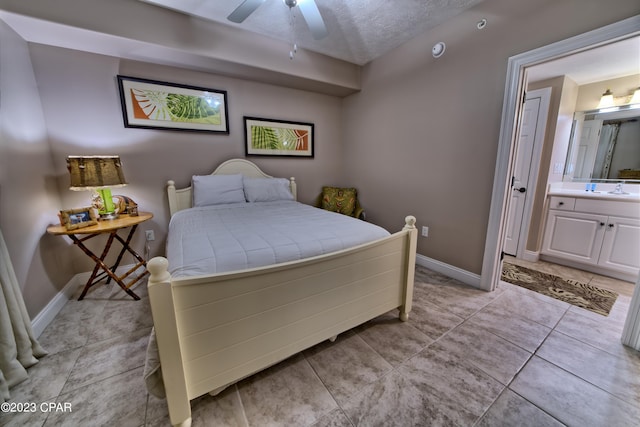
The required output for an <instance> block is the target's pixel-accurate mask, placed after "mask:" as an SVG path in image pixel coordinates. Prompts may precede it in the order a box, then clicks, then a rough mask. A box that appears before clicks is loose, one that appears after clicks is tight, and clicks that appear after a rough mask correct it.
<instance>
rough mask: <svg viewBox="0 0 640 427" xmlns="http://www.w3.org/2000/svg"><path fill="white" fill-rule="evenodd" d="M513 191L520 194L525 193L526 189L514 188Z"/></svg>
mask: <svg viewBox="0 0 640 427" xmlns="http://www.w3.org/2000/svg"><path fill="white" fill-rule="evenodd" d="M513 191H519V192H521V193H524V192H525V191H527V189H526V188H524V187H520V188H514V189H513Z"/></svg>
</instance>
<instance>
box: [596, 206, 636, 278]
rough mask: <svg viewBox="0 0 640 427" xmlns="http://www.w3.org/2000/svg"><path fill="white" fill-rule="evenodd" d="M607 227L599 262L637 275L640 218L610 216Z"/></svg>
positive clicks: (603, 265) (604, 265)
mask: <svg viewBox="0 0 640 427" xmlns="http://www.w3.org/2000/svg"><path fill="white" fill-rule="evenodd" d="M605 228H606V231H605V233H604V240H603V242H602V251H601V253H600V260H599V262H598V264H599V265H601V266H602V267H607V268H614V269H616V270H619V271H622V272H625V273H629V274H634V275H637V274H638V272H639V271H640V220H637V219H631V218H620V217H615V216H610V217H609V218H608V219H607V224H606V226H605Z"/></svg>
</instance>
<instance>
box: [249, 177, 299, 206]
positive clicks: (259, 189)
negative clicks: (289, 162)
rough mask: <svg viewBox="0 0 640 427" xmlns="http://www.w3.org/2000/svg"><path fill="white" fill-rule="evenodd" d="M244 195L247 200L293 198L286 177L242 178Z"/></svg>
mask: <svg viewBox="0 0 640 427" xmlns="http://www.w3.org/2000/svg"><path fill="white" fill-rule="evenodd" d="M244 195H245V197H246V199H247V202H275V201H278V200H293V194H291V189H290V187H289V180H288V179H286V178H244Z"/></svg>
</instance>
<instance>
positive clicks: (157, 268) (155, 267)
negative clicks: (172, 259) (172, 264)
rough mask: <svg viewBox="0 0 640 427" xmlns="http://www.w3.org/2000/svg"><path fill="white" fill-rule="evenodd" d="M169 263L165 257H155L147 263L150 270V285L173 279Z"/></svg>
mask: <svg viewBox="0 0 640 427" xmlns="http://www.w3.org/2000/svg"><path fill="white" fill-rule="evenodd" d="M168 268H169V261H167V259H166V258H164V257H154V258H151V259H150V260H149V262H147V270H149V284H152V283H157V282H167V281H169V280H170V279H171V275H170V274H169V271H168Z"/></svg>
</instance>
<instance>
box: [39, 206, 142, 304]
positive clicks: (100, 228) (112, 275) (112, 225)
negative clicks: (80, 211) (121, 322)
mask: <svg viewBox="0 0 640 427" xmlns="http://www.w3.org/2000/svg"><path fill="white" fill-rule="evenodd" d="M151 218H153V214H151V213H149V212H140V213H139V215H138V216H131V215H120V216H119V217H118V218H117V219H112V220H106V221H98V224H96V225H91V226H89V227H84V228H78V229H75V230H67V228H66V227H65V226H63V225H52V226H50V227H48V228H47V233H50V234H54V235H61V236H69V238H70V239H71V240H73V243H74V244H76V245H78V247H79V248H80V249H82V251H83V252H84V253H85V254H87V255H88V256H89V257H90V258H91V259H92V260H93V261H94V262H95V263H96V265H95V267H94V268H93V272H92V273H91V277H89V280H88V281H87V284H86V285H84V289H83V290H82V294H80V297H79V298H78V301H80V300H82V299H83V298H84V297H85V295H86V294H87V291H88V290H89V289H90V288H91V287H92V286H93V285H95V284H97V283H98V282H99V281H100V280H102V279H103V278H104V277H105V276H108V277H109V278H108V279H107V283H109V282H110V281H111V279H113V281H114V282H116V283H117V284H118V286H120V287H121V288H122V290H123V291H125V292H126V293H127V294H129V295H130V296H131V297H133V299H135V300H139V299H140V297H139V296H138V295H136V294H135V293H134V292H133V291H132V290H131V287H132V286H133V285H135V284H136V283H137V282H138V281H139V280H140V279H142V278H143V277H144V276H145V275H146V274H147V273H148V271H146V267H147V261H145V260H144V259H143V258H142V257H141V256H140V255H138V253H136V251H134V250H133V249H132V248H131V246H129V243H130V242H131V239H132V238H133V235H134V233H135V232H136V229H137V228H138V225H140V224H141V223H143V222H145V221H147V220H150V219H151ZM128 227H131V230H129V234H128V235H127V238H126V239H123V238H122V237H120V236H119V235H118V231H119V230H121V229H124V228H128ZM101 234H109V238H108V239H107V243H106V244H105V247H104V249H103V251H102V254H101V255H100V256H97V255H96V254H94V253H93V252H91V251H90V250H89V249H88V248H87V247H86V246H85V245H84V242H85V241H86V240H89V239H92V238H94V237H96V236H99V235H101ZM114 239H115V240H118V241H119V242H120V243H122V250H120V253H119V254H118V257H117V258H116V262H115V264H114V265H113V266H111V267H109V266H108V265H107V264H105V263H104V260H105V258H106V257H107V254H108V253H109V250H110V249H111V244H112V243H113V240H114ZM125 252H129V253H130V254H131V255H133V256H134V257H135V259H136V260H137V261H138V263H137V264H136V265H134V266H133V267H132V268H131V269H130V270H129V271H127V272H126V273H125V274H123V275H122V276H118V275H117V274H116V269H117V268H118V265H120V261H121V260H122V256H123V255H124V253H125ZM142 266H144V267H145V272H144V273H143V274H142V275H140V276H138V278H136V279H135V280H133V281H131V282H129V283H128V284H126V283H125V282H124V280H125V279H126V278H127V277H129V276H130V275H131V274H132V273H133V272H134V271H136V270H137V269H138V268H139V267H142ZM100 270H102V272H101V273H100V274H98V272H99V271H100Z"/></svg>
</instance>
